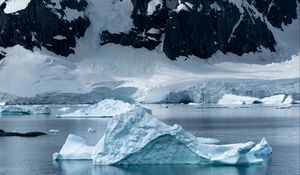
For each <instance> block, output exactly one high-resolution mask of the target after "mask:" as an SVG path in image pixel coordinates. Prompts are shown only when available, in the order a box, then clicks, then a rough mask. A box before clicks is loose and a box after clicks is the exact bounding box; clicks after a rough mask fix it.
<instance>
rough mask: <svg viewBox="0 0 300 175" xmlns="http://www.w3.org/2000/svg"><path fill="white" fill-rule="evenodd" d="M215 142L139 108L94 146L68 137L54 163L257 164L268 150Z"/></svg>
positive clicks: (119, 117) (115, 120) (262, 146)
mask: <svg viewBox="0 0 300 175" xmlns="http://www.w3.org/2000/svg"><path fill="white" fill-rule="evenodd" d="M217 142H218V140H216V139H210V138H197V137H195V136H194V135H192V134H191V133H189V132H187V131H185V130H184V129H183V128H182V127H181V126H179V125H173V126H169V125H167V124H165V123H163V122H161V121H159V120H158V119H156V118H155V117H153V116H152V114H151V112H149V110H146V109H144V108H142V107H140V106H136V107H134V108H133V109H132V110H130V111H128V112H127V113H123V114H120V115H117V116H114V117H113V118H112V119H111V120H109V122H108V126H107V129H106V131H105V134H104V136H103V137H102V138H101V139H100V140H99V142H98V143H97V144H96V146H94V147H92V146H88V145H87V144H85V141H84V139H83V138H81V137H78V136H75V135H73V134H71V135H69V137H68V138H67V140H66V143H65V144H64V146H63V147H62V149H61V150H60V152H59V153H55V154H54V156H53V158H54V159H90V160H93V163H94V164H98V165H121V164H127V165H128V164H228V165H240V164H257V163H262V162H263V159H261V158H258V157H256V154H262V153H264V154H268V153H270V152H271V151H270V150H271V147H270V146H269V145H268V144H267V142H266V141H265V139H263V140H262V141H261V142H260V143H259V144H257V145H255V144H254V143H253V142H246V143H237V144H227V145H216V144H214V143H217Z"/></svg>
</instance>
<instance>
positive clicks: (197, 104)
mask: <svg viewBox="0 0 300 175" xmlns="http://www.w3.org/2000/svg"><path fill="white" fill-rule="evenodd" d="M188 105H189V106H199V105H201V104H200V103H192V102H191V103H188Z"/></svg>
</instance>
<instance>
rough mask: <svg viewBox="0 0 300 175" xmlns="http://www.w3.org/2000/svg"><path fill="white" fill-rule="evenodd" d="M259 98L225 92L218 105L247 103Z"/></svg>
mask: <svg viewBox="0 0 300 175" xmlns="http://www.w3.org/2000/svg"><path fill="white" fill-rule="evenodd" d="M259 101H260V99H259V98H254V97H245V96H237V95H232V94H225V95H224V96H223V97H222V98H221V99H220V100H219V102H218V104H219V105H246V104H247V105H249V104H253V103H254V102H259Z"/></svg>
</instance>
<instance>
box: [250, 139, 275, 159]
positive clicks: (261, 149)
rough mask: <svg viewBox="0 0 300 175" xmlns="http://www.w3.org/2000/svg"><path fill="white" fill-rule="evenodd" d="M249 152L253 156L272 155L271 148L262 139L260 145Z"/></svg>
mask: <svg viewBox="0 0 300 175" xmlns="http://www.w3.org/2000/svg"><path fill="white" fill-rule="evenodd" d="M250 152H254V154H255V155H268V154H271V153H272V147H271V146H270V145H269V143H268V142H267V140H266V139H265V138H262V139H261V141H260V143H258V144H256V145H255V147H254V148H252V149H251V150H250Z"/></svg>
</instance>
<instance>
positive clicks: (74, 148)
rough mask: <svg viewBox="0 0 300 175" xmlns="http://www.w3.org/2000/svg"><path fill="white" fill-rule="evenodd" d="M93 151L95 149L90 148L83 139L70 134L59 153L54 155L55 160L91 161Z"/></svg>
mask: <svg viewBox="0 0 300 175" xmlns="http://www.w3.org/2000/svg"><path fill="white" fill-rule="evenodd" d="M92 150H93V147H92V146H88V145H87V144H86V143H85V140H84V139H83V138H81V137H79V136H76V135H73V134H70V135H69V136H68V138H67V140H66V142H65V144H64V145H63V147H62V148H61V150H60V151H59V153H54V154H53V159H54V160H60V159H73V160H86V159H87V160H89V159H91V153H92Z"/></svg>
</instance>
